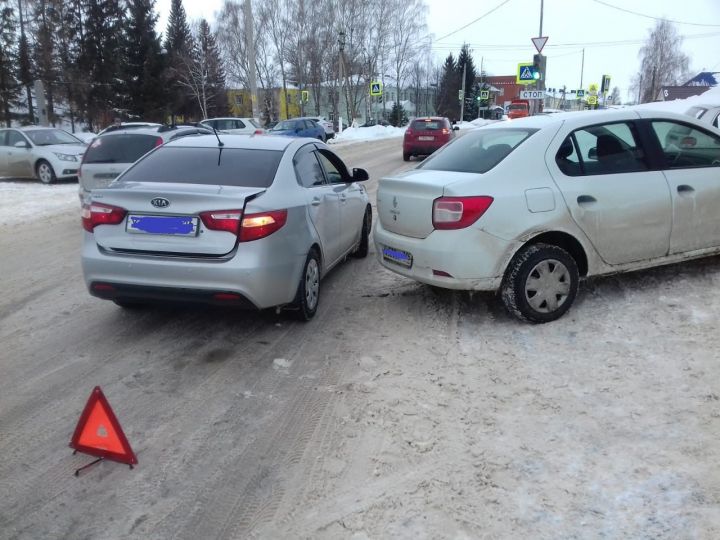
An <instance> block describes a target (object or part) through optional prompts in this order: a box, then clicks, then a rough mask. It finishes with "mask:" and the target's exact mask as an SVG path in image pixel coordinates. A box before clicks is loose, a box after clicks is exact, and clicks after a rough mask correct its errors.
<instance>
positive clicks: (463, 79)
mask: <svg viewBox="0 0 720 540" xmlns="http://www.w3.org/2000/svg"><path fill="white" fill-rule="evenodd" d="M466 70H467V62H465V63H464V64H463V78H462V99H461V100H460V122H462V121H463V120H464V119H465V72H466Z"/></svg>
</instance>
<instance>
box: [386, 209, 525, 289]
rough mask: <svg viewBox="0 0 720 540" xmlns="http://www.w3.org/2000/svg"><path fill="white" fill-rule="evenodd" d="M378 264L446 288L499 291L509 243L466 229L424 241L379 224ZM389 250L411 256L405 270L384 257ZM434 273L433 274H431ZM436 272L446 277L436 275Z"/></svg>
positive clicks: (448, 232) (434, 234) (444, 233)
mask: <svg viewBox="0 0 720 540" xmlns="http://www.w3.org/2000/svg"><path fill="white" fill-rule="evenodd" d="M373 238H374V241H375V250H376V253H377V257H378V261H379V262H380V264H381V265H382V266H384V267H385V268H387V269H388V270H392V271H393V272H395V273H397V274H400V275H403V276H406V277H409V278H411V279H414V280H416V281H420V282H422V283H427V284H429V285H435V286H437V287H443V288H446V289H460V290H476V291H494V290H497V289H498V288H500V284H501V282H502V276H503V273H504V271H505V265H506V263H507V261H506V258H507V254H508V253H510V252H512V244H511V243H510V242H507V241H505V240H501V239H500V238H497V237H495V236H492V235H490V234H488V233H485V232H483V231H481V230H478V229H474V228H472V227H469V228H467V229H461V230H454V231H437V230H436V231H433V232H432V233H430V234H429V235H428V236H427V237H426V238H411V237H408V236H402V235H399V234H395V233H392V232H390V231H387V230H386V229H384V228H383V226H382V223H380V222H378V223H377V224H376V226H375V234H374V237H373ZM384 247H390V248H393V249H395V250H402V251H405V252H407V253H409V254H411V255H412V266H411V267H409V268H408V267H405V266H402V265H400V264H398V263H395V262H392V261H389V260H387V259H385V258H384V257H383V248H384ZM433 271H436V272H433ZM437 272H441V273H446V274H449V276H446V275H437Z"/></svg>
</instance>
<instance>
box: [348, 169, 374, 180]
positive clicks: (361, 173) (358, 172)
mask: <svg viewBox="0 0 720 540" xmlns="http://www.w3.org/2000/svg"><path fill="white" fill-rule="evenodd" d="M369 179H370V176H369V175H368V173H367V171H366V170H365V169H358V168H354V169H353V173H352V181H353V182H364V181H365V180H369Z"/></svg>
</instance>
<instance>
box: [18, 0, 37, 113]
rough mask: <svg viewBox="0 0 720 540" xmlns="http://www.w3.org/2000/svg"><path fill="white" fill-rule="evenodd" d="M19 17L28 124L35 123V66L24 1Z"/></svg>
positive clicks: (20, 62) (21, 76)
mask: <svg viewBox="0 0 720 540" xmlns="http://www.w3.org/2000/svg"><path fill="white" fill-rule="evenodd" d="M18 15H19V19H20V41H19V43H18V78H19V79H20V84H22V85H23V86H24V87H25V96H26V98H27V109H28V123H30V124H33V123H34V122H35V112H34V109H33V98H32V84H33V65H32V60H31V55H30V42H29V41H28V38H27V33H26V32H25V6H24V4H23V1H22V0H18Z"/></svg>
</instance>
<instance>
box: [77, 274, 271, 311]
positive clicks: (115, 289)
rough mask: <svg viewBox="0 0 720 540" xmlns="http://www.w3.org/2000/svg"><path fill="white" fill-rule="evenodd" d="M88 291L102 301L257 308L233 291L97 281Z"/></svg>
mask: <svg viewBox="0 0 720 540" xmlns="http://www.w3.org/2000/svg"><path fill="white" fill-rule="evenodd" d="M88 290H89V291H90V294H91V295H93V296H95V297H97V298H102V299H104V300H126V301H139V302H183V303H200V304H211V305H217V306H232V307H237V308H241V309H253V308H257V306H256V305H254V304H253V303H252V302H251V301H250V300H248V299H247V298H246V297H244V296H243V295H241V294H238V293H236V292H234V291H222V290H217V291H213V290H196V289H180V288H174V287H153V286H145V285H127V284H124V283H108V282H99V281H96V282H93V283H90V284H89V287H88Z"/></svg>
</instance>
